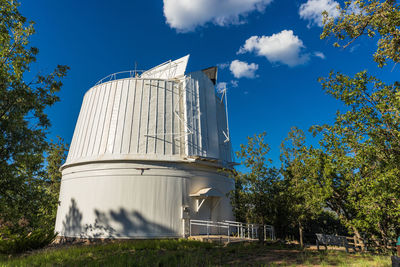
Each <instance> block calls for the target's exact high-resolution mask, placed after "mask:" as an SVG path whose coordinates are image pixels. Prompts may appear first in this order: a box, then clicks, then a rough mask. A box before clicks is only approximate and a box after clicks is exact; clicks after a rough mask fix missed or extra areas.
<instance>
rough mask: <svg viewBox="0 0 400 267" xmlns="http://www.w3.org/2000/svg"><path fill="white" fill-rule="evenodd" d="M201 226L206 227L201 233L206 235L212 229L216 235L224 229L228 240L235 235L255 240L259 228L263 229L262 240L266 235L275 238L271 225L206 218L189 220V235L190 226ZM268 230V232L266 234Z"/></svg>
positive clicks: (190, 232)
mask: <svg viewBox="0 0 400 267" xmlns="http://www.w3.org/2000/svg"><path fill="white" fill-rule="evenodd" d="M195 226H197V227H202V228H203V229H204V228H205V229H206V233H205V234H203V235H207V237H209V236H210V234H212V232H213V231H212V229H213V228H214V229H216V230H217V232H218V235H224V234H223V233H221V229H226V230H225V233H226V236H227V238H228V242H230V239H231V237H237V238H241V239H248V240H255V239H258V238H259V236H258V233H259V231H258V230H259V228H262V229H263V233H264V240H266V239H267V237H268V238H269V239H271V240H275V239H276V238H275V229H274V227H273V226H272V225H260V224H254V223H242V222H235V221H222V222H217V221H208V220H190V222H189V236H192V228H193V227H195ZM267 232H268V234H267Z"/></svg>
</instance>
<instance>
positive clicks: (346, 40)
mask: <svg viewBox="0 0 400 267" xmlns="http://www.w3.org/2000/svg"><path fill="white" fill-rule="evenodd" d="M338 8H339V13H340V16H339V18H332V17H329V16H328V13H326V12H325V13H324V14H323V15H324V30H323V32H322V34H321V39H324V38H327V37H329V36H333V37H334V38H336V39H337V40H338V42H335V43H334V45H335V46H337V47H343V48H346V47H347V46H349V45H350V44H352V43H353V42H354V41H355V40H357V39H358V38H359V37H361V36H368V37H369V38H378V41H377V49H376V52H375V53H374V55H373V57H374V60H375V61H376V62H377V63H378V65H379V66H380V67H382V66H384V65H385V64H386V62H387V60H392V61H393V62H394V63H398V62H400V9H399V8H400V5H399V4H398V3H396V1H395V0H386V1H380V0H355V1H347V2H345V5H344V7H343V8H341V7H338ZM339 42H341V44H339Z"/></svg>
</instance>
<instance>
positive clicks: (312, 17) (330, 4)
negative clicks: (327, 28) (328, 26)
mask: <svg viewBox="0 0 400 267" xmlns="http://www.w3.org/2000/svg"><path fill="white" fill-rule="evenodd" d="M338 5H339V3H338V2H336V1H334V0H308V1H307V2H306V3H304V4H302V5H301V6H300V9H299V14H300V18H302V19H304V20H308V21H309V23H308V27H311V26H313V25H317V26H319V27H322V26H323V24H322V12H324V11H327V12H328V14H329V16H330V17H333V18H337V17H338V16H339V10H338V9H337V6H338Z"/></svg>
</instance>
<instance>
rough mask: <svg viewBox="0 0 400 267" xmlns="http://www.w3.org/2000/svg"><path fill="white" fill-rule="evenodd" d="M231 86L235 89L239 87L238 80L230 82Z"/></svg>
mask: <svg viewBox="0 0 400 267" xmlns="http://www.w3.org/2000/svg"><path fill="white" fill-rule="evenodd" d="M231 85H232V87H233V88H236V87H238V86H239V81H238V80H231Z"/></svg>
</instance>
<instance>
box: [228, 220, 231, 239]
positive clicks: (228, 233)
mask: <svg viewBox="0 0 400 267" xmlns="http://www.w3.org/2000/svg"><path fill="white" fill-rule="evenodd" d="M230 241H231V240H230V233H229V224H228V243H229V242H230Z"/></svg>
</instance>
